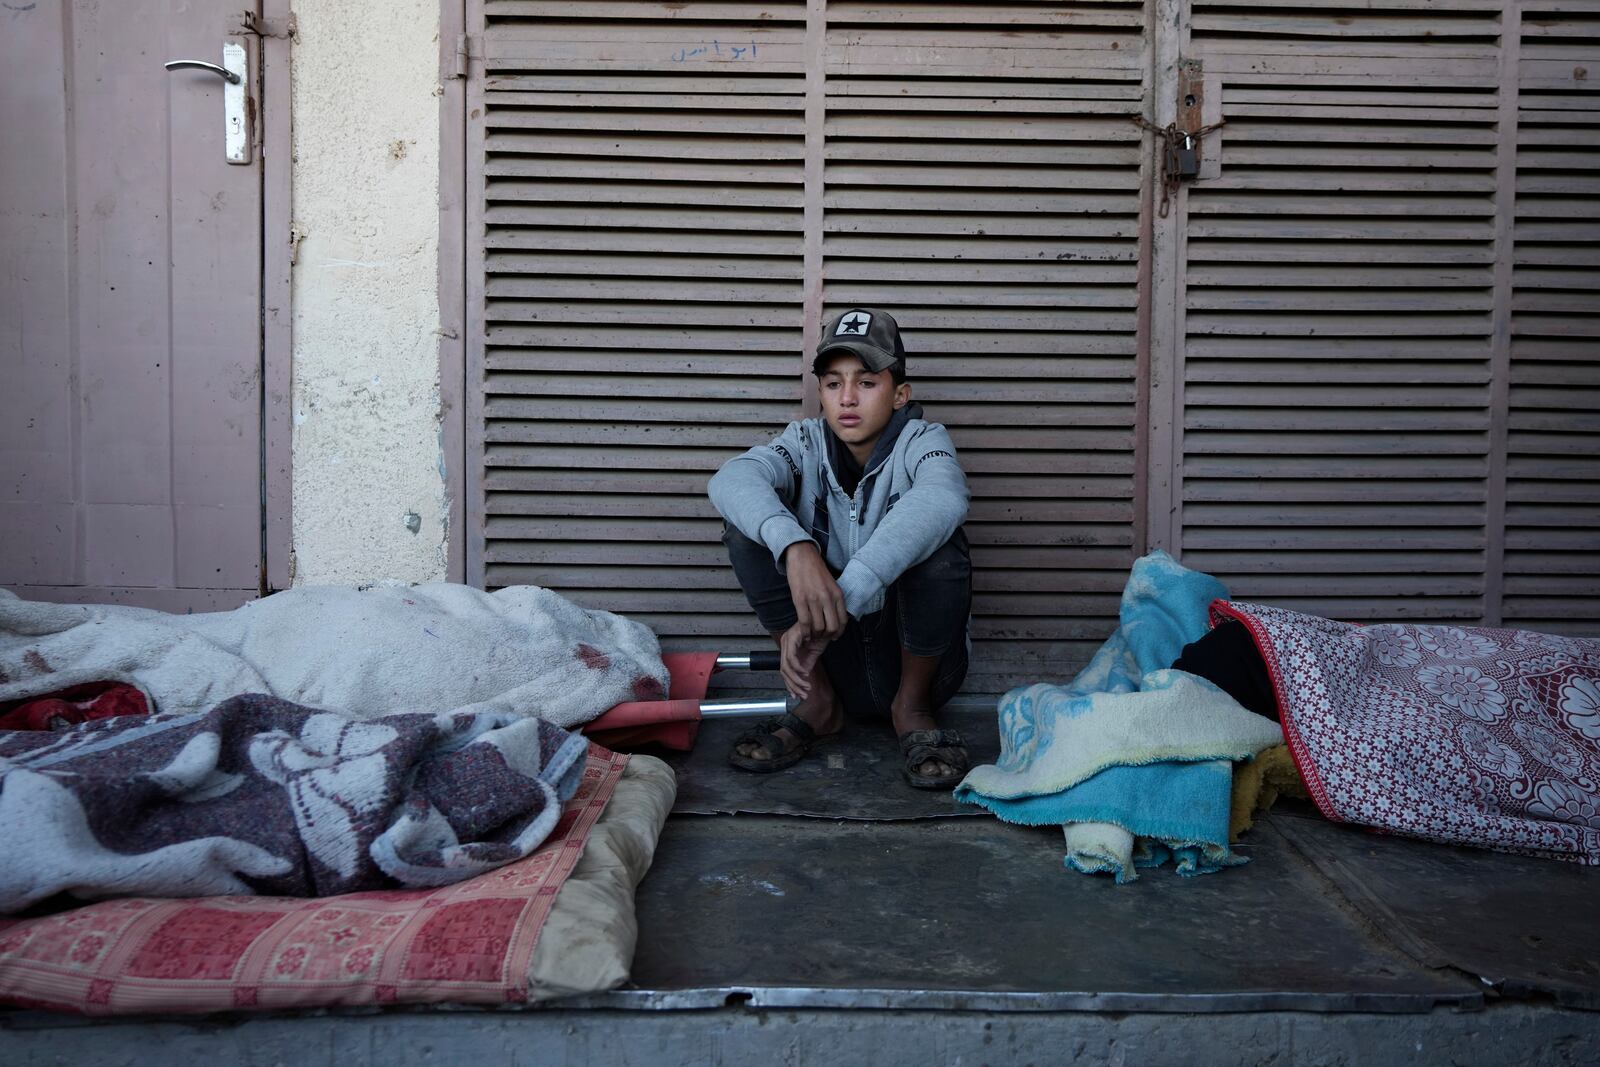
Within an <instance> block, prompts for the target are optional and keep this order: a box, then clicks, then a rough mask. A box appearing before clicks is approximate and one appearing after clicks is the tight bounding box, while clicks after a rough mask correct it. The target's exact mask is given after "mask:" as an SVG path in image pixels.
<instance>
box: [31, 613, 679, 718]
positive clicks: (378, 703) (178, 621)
mask: <svg viewBox="0 0 1600 1067" xmlns="http://www.w3.org/2000/svg"><path fill="white" fill-rule="evenodd" d="M89 682H125V683H127V684H129V685H132V686H134V687H135V688H137V689H139V690H140V691H141V692H143V693H145V694H146V696H147V697H148V698H149V700H150V708H151V710H152V711H154V712H156V713H159V714H194V713H196V712H204V711H209V710H210V709H211V708H212V706H214V705H215V704H217V703H218V702H219V701H222V700H226V699H228V698H229V697H235V696H239V695H240V694H241V693H267V694H270V695H272V696H275V697H281V698H282V699H284V700H291V701H294V702H295V703H297V704H304V705H306V706H308V707H314V708H319V709H321V710H323V711H332V712H337V713H339V714H341V715H344V716H346V717H348V718H371V717H373V716H377V715H389V714H393V713H395V712H401V711H429V712H438V711H456V710H470V711H473V712H478V711H485V712H506V713H511V714H518V715H537V716H538V717H539V718H541V719H544V720H546V721H548V722H552V723H554V724H556V725H557V726H565V727H572V726H577V725H578V724H580V723H584V722H587V721H588V720H590V719H592V718H594V717H595V716H596V715H599V714H600V713H601V712H603V711H605V710H607V709H608V708H610V707H611V706H612V705H614V704H620V703H622V702H624V701H629V700H655V699H659V698H661V697H663V696H664V695H665V694H666V691H667V670H666V667H665V666H663V665H662V663H661V647H660V644H659V643H658V642H657V641H656V637H655V634H653V633H651V632H650V630H649V628H648V627H646V626H643V625H641V624H639V623H637V622H634V621H632V620H630V619H625V618H623V617H622V616H620V615H613V614H611V613H610V612H605V611H589V610H586V609H584V608H581V607H579V606H578V605H576V604H574V603H572V602H571V601H569V600H567V599H565V598H563V597H562V596H560V595H559V594H557V593H554V592H551V591H550V590H548V589H541V588H538V587H537V586H511V587H509V588H506V589H500V590H497V591H496V592H493V593H486V592H484V591H483V590H481V589H473V588H471V587H469V586H465V585H454V584H451V583H447V582H433V583H429V584H427V585H417V586H374V587H371V588H367V589H345V588H340V587H336V586H304V587H301V588H297V589H287V590H284V591H283V592H281V593H274V594H272V595H271V596H268V597H263V598H262V599H260V600H255V601H251V602H250V603H248V604H245V605H244V606H243V607H241V608H237V609H235V610H234V611H220V612H209V613H205V614H198V615H170V614H167V613H166V612H161V611H150V610H147V609H144V608H130V607H122V606H119V605H109V604H46V603H40V602H36V601H31V600H20V599H18V598H17V597H16V596H14V595H13V594H11V593H9V592H6V591H5V590H3V589H0V705H5V704H8V703H15V702H17V701H21V700H25V699H28V698H33V697H40V696H44V695H46V694H49V693H53V692H57V691H59V690H62V689H66V688H68V687H70V686H73V685H78V684H83V683H89Z"/></svg>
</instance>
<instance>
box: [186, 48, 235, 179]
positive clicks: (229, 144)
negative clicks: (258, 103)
mask: <svg viewBox="0 0 1600 1067" xmlns="http://www.w3.org/2000/svg"><path fill="white" fill-rule="evenodd" d="M165 66H166V68H167V69H168V70H203V71H206V72H208V73H210V74H215V75H217V76H218V77H219V78H221V79H222V80H223V81H225V82H227V84H226V85H224V86H223V87H222V154H223V158H224V159H226V160H227V161H228V162H229V163H237V164H241V165H242V164H247V163H249V162H250V134H251V129H250V119H251V116H250V108H249V107H248V105H247V101H246V100H245V97H246V96H247V94H248V93H249V92H250V54H249V53H248V52H246V51H245V46H244V42H243V41H223V42H222V62H221V63H220V64H217V63H207V62H206V61H205V60H203V59H169V60H167V62H166V64H165Z"/></svg>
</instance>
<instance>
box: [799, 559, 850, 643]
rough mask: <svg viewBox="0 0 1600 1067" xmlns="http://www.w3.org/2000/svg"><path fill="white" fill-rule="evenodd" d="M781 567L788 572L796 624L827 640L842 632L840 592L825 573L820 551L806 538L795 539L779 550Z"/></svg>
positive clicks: (843, 618)
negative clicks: (781, 558) (796, 617)
mask: <svg viewBox="0 0 1600 1067" xmlns="http://www.w3.org/2000/svg"><path fill="white" fill-rule="evenodd" d="M783 566H784V570H785V571H787V572H788V575H789V596H790V598H791V599H792V600H793V601H794V610H795V615H796V616H798V618H799V622H798V623H796V625H797V626H799V627H800V628H801V630H802V631H804V633H805V634H806V636H807V637H822V638H825V639H826V640H825V641H824V642H823V643H824V644H826V643H827V642H828V641H831V640H833V639H834V638H836V637H838V636H839V635H840V634H842V633H844V628H845V626H846V625H847V624H848V623H849V621H850V616H849V614H848V613H847V612H846V611H845V610H844V594H843V593H842V592H840V591H839V583H838V582H836V581H834V580H833V575H831V574H829V573H828V565H827V564H826V563H825V562H823V559H822V553H820V552H818V551H817V546H816V545H814V544H812V543H811V542H810V541H796V542H795V543H794V544H792V545H790V546H789V547H788V548H786V549H784V550H783Z"/></svg>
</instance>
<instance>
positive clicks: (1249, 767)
mask: <svg viewBox="0 0 1600 1067" xmlns="http://www.w3.org/2000/svg"><path fill="white" fill-rule="evenodd" d="M1280 796H1291V797H1297V798H1299V799H1301V800H1310V799H1311V794H1310V793H1308V792H1306V785H1305V783H1304V782H1302V781H1301V780H1300V772H1299V770H1297V769H1296V768H1295V765H1294V757H1292V756H1290V755H1289V746H1288V745H1273V746H1272V747H1271V748H1268V749H1263V750H1262V751H1260V752H1257V753H1256V758H1255V759H1253V760H1250V761H1249V762H1247V763H1235V764H1234V765H1233V795H1232V802H1231V804H1230V805H1229V807H1230V810H1229V813H1228V840H1229V842H1234V841H1237V840H1239V835H1240V834H1242V833H1244V832H1245V831H1246V830H1248V829H1250V827H1251V826H1253V825H1255V818H1256V812H1258V811H1266V810H1267V809H1268V808H1270V807H1272V805H1273V804H1275V803H1276V802H1277V800H1278V798H1279V797H1280Z"/></svg>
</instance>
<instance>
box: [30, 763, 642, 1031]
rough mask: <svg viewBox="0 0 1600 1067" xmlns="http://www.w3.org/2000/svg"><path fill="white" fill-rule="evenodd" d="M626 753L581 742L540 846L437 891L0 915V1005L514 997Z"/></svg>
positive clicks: (137, 1009) (190, 1010)
mask: <svg viewBox="0 0 1600 1067" xmlns="http://www.w3.org/2000/svg"><path fill="white" fill-rule="evenodd" d="M628 760H629V757H628V756H625V755H619V754H616V753H613V752H610V751H609V750H607V749H604V748H601V747H599V746H598V745H591V746H590V748H589V752H588V756H587V763H586V765H585V767H584V772H583V782H582V784H581V785H580V786H579V788H578V791H577V793H576V794H575V795H574V796H573V798H572V799H571V800H570V801H568V802H567V803H566V805H565V806H564V807H563V809H562V814H561V818H560V821H559V823H558V824H557V826H556V828H555V830H554V831H553V832H552V833H551V834H550V836H549V838H548V839H547V840H546V842H545V843H544V845H542V846H541V847H540V848H539V849H538V850H537V851H536V852H534V853H533V854H532V855H530V856H528V857H527V858H525V859H523V860H520V861H518V862H515V863H512V864H510V865H508V866H505V867H502V868H500V869H498V870H495V871H493V872H490V873H488V874H484V875H480V876H479V877H476V878H473V879H471V880H469V881H466V882H460V883H457V884H455V885H451V886H447V887H444V888H441V889H423V890H392V891H378V892H366V893H352V894H348V895H344V896H332V897H320V898H309V899H308V898H299V897H295V898H290V897H259V896H219V897H203V898H195V899H188V900H156V899H148V898H130V899H123V900H107V901H101V902H98V903H95V904H89V905H86V906H84V907H80V908H75V909H73V910H70V911H66V912H60V913H57V914H54V915H50V916H46V917H43V918H32V919H0V1003H5V1004H11V1005H15V1006H18V1007H33V1008H45V1009H49V1010H53V1011H68V1012H77V1013H83V1014H88V1015H119V1014H142V1013H160V1012H176V1013H185V1014H196V1013H207V1012H218V1011H240V1010H245V1011H249V1010H279V1009H286V1008H309V1007H328V1006H332V1005H378V1004H430V1003H444V1002H449V1003H457V1004H515V1003H521V1002H524V1001H527V1000H528V999H530V995H529V994H530V990H529V982H530V978H529V975H530V962H531V961H532V959H533V954H534V951H535V949H536V947H537V946H538V944H539V938H540V933H541V931H542V930H543V928H544V925H545V920H546V919H547V918H548V917H549V915H550V912H551V908H552V906H553V905H554V903H555V900H556V895H557V893H559V892H560V890H561V887H562V885H563V884H564V883H565V882H566V881H567V879H568V877H569V876H570V875H571V874H572V872H573V870H574V868H575V867H576V866H577V863H578V860H579V857H580V855H581V854H582V853H583V850H584V845H585V843H586V842H587V841H588V839H589V836H590V832H591V830H592V829H593V828H594V826H595V823H596V821H597V820H599V818H600V816H601V813H602V812H603V811H604V810H605V808H606V805H607V804H608V802H609V801H610V800H611V798H612V795H613V792H614V791H615V789H616V786H617V783H618V781H619V779H620V778H621V777H622V775H623V772H624V769H625V768H626V767H627V764H628ZM669 803H670V801H669ZM630 922H631V916H630ZM628 948H629V952H630V954H631V945H630V946H628Z"/></svg>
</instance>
